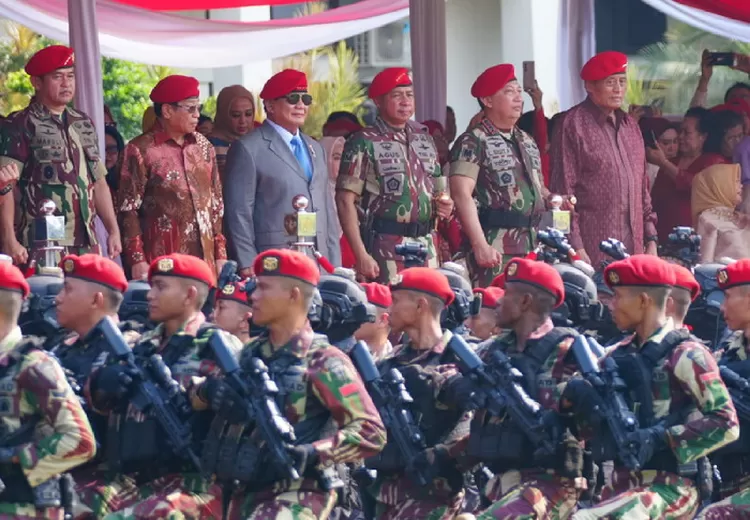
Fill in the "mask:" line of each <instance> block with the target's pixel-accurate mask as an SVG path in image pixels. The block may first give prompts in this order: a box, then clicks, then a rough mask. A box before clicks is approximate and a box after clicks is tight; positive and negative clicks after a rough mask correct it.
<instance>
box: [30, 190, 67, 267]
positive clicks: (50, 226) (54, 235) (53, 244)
mask: <svg viewBox="0 0 750 520" xmlns="http://www.w3.org/2000/svg"><path fill="white" fill-rule="evenodd" d="M56 209H57V206H56V205H55V203H54V202H53V201H51V200H43V201H42V204H41V206H40V207H39V211H40V214H39V215H38V216H37V217H36V218H35V219H34V255H35V256H38V255H39V253H44V255H43V257H42V258H43V262H44V268H45V269H49V268H57V265H58V264H59V256H60V254H61V253H62V252H63V251H64V250H65V248H64V247H61V246H59V245H57V241H58V240H65V217H58V216H55V215H54V213H55V210H56Z"/></svg>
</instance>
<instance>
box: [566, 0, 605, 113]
mask: <svg viewBox="0 0 750 520" xmlns="http://www.w3.org/2000/svg"><path fill="white" fill-rule="evenodd" d="M559 42H560V43H559V45H558V49H559V52H560V54H559V57H558V62H559V64H560V74H559V76H558V81H559V90H560V108H561V109H562V110H567V109H569V108H570V107H572V106H573V105H575V104H577V103H580V102H581V101H583V100H584V99H585V98H586V91H585V90H584V88H583V81H581V77H580V72H581V67H583V64H584V63H586V62H587V61H588V60H589V59H590V58H591V57H592V56H593V55H594V54H595V53H596V34H595V26H594V0H563V1H562V9H561V13H560V31H559Z"/></svg>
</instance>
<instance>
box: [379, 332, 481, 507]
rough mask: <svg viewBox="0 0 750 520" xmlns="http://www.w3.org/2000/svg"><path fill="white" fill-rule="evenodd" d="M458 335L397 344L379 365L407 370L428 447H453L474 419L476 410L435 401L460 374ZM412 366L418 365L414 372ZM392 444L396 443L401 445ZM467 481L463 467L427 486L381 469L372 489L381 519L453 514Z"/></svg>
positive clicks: (449, 448)
mask: <svg viewBox="0 0 750 520" xmlns="http://www.w3.org/2000/svg"><path fill="white" fill-rule="evenodd" d="M452 337H453V334H452V333H451V332H449V331H445V332H444V333H443V336H442V338H441V339H440V341H439V342H438V344H437V345H435V346H434V347H433V348H432V349H430V350H415V349H414V348H412V347H411V345H410V344H408V343H407V344H404V345H399V346H397V347H395V353H394V355H393V356H392V357H391V358H389V359H387V360H386V361H385V362H383V363H381V364H380V365H379V366H378V368H379V370H380V372H381V373H385V372H387V371H389V370H390V369H391V368H398V369H399V370H400V371H401V372H402V373H403V374H404V380H405V385H406V389H407V390H408V391H409V393H410V394H411V395H412V397H413V398H414V400H415V404H414V406H413V408H412V411H413V412H414V413H415V420H416V422H417V425H418V426H419V427H420V430H421V431H422V433H423V435H424V437H425V440H426V442H427V445H428V447H432V446H435V445H437V444H440V445H442V446H445V447H446V448H447V449H448V451H449V452H451V451H452V450H453V446H455V445H456V444H459V443H461V442H462V441H463V439H464V438H465V437H466V435H467V434H468V427H469V421H470V415H468V414H461V413H457V412H455V411H452V410H449V411H447V410H445V407H444V406H442V405H441V404H440V403H436V402H435V396H437V395H438V393H439V392H440V389H441V387H442V386H443V384H444V383H445V382H446V381H447V380H448V379H449V378H450V376H452V375H455V374H456V372H455V368H454V367H453V365H448V364H446V361H445V358H446V355H445V349H446V347H447V345H448V342H449V341H450V340H451V338H452ZM412 368H417V370H416V371H415V372H414V373H412V372H410V369H412ZM420 368H421V369H424V370H419V369H420ZM414 374H418V375H416V376H414ZM428 374H429V375H428ZM425 383H426V384H425ZM428 407H430V408H435V411H434V412H433V414H432V418H431V419H429V418H427V417H429V415H428V412H426V409H427V408H428ZM425 422H428V423H429V424H425ZM436 426H437V427H436ZM386 449H395V445H394V446H392V447H387V448H386ZM378 473H381V472H378ZM462 487H463V475H462V474H461V473H460V472H459V471H458V470H456V471H455V475H448V474H447V473H446V472H441V475H440V476H438V477H436V478H435V479H434V480H433V482H432V484H430V485H428V486H425V487H420V486H419V485H418V484H415V483H414V482H413V481H412V480H411V479H410V478H409V477H408V476H407V475H405V474H404V473H396V474H391V475H383V476H381V475H379V476H378V478H377V479H376V480H375V482H374V483H373V484H372V485H371V486H370V487H369V488H368V489H367V490H366V492H367V493H368V494H369V495H371V496H372V497H373V498H374V499H375V502H376V506H375V517H376V518H377V519H378V520H407V519H411V518H430V519H433V520H448V519H450V518H453V517H454V516H456V515H457V514H458V513H459V512H460V511H461V504H462V502H463V497H464V491H463V489H462Z"/></svg>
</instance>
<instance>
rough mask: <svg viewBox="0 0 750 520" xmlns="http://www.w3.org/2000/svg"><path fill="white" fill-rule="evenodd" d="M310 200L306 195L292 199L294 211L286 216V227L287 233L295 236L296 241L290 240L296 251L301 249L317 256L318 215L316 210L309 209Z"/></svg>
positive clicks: (302, 251)
mask: <svg viewBox="0 0 750 520" xmlns="http://www.w3.org/2000/svg"><path fill="white" fill-rule="evenodd" d="M309 206H310V200H309V199H308V198H307V197H305V196H304V195H297V196H295V197H294V198H293V199H292V208H294V213H293V214H292V215H287V216H286V217H285V218H284V228H285V229H286V232H287V234H289V235H291V236H295V237H296V238H297V240H296V241H294V242H290V244H289V245H290V246H291V248H292V249H294V250H295V251H300V252H301V253H305V254H307V255H309V256H311V257H315V238H316V236H317V234H318V225H317V217H316V214H315V212H314V211H307V208H308V207H309Z"/></svg>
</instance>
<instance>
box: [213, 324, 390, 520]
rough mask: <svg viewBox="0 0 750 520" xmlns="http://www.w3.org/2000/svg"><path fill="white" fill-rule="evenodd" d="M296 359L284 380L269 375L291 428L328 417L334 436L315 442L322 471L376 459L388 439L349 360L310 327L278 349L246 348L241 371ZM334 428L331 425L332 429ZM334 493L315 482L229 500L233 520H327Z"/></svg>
mask: <svg viewBox="0 0 750 520" xmlns="http://www.w3.org/2000/svg"><path fill="white" fill-rule="evenodd" d="M284 356H293V357H294V358H296V359H295V363H294V364H292V365H291V366H288V367H287V368H286V369H285V370H284V372H283V374H271V377H272V379H274V380H275V381H276V384H277V385H278V386H279V389H280V391H281V394H282V396H283V403H284V404H283V406H280V407H279V408H280V410H281V412H282V413H283V414H284V415H285V416H286V418H287V419H288V420H289V422H290V423H291V424H292V426H295V425H298V424H300V423H302V422H304V421H308V420H315V419H316V418H324V417H325V416H326V415H330V417H329V419H328V422H327V423H326V424H327V426H326V427H325V430H327V431H331V430H328V425H330V426H332V431H331V435H325V436H324V437H323V438H321V439H319V440H316V441H314V442H313V443H312V444H313V445H314V446H315V450H316V452H317V454H318V461H319V463H318V467H326V466H330V465H333V464H346V463H355V462H358V461H360V460H361V459H363V458H366V457H369V456H371V455H374V454H376V453H377V452H379V451H380V450H381V449H383V446H384V445H385V441H386V433H385V428H384V427H383V423H382V421H381V419H380V415H379V414H378V411H377V409H376V408H375V405H374V404H373V402H372V400H371V399H370V396H369V394H368V393H367V391H366V390H365V387H364V383H363V382H362V380H361V379H360V377H359V374H358V373H357V370H356V369H355V368H354V366H353V365H352V363H351V361H350V360H349V358H348V357H347V356H346V354H344V353H343V352H341V351H340V350H339V349H337V348H335V347H332V346H331V345H330V344H329V343H328V340H327V339H326V338H325V336H320V335H316V334H314V333H313V331H312V329H311V328H309V327H306V328H305V329H303V330H302V331H301V332H300V333H299V334H298V335H296V336H294V337H292V338H291V339H290V340H289V342H288V343H287V344H286V345H284V346H283V347H281V348H280V349H279V348H277V349H274V347H273V346H272V345H271V342H270V341H269V339H268V336H266V335H262V336H260V337H258V338H257V339H256V340H255V341H254V342H253V343H250V344H249V345H247V346H246V347H244V348H243V350H242V353H241V355H240V366H241V367H246V366H248V364H249V361H250V360H251V359H252V358H253V357H259V358H261V359H262V360H263V361H264V362H265V363H266V364H267V365H268V366H269V367H272V366H273V364H274V363H273V362H274V360H277V359H280V358H282V357H284ZM331 420H332V421H331ZM331 423H333V424H331ZM336 500H337V493H336V491H335V490H329V491H326V490H323V489H322V488H321V487H320V485H319V484H318V482H317V479H315V478H310V476H304V475H303V478H301V479H300V480H295V481H289V480H283V481H279V482H275V483H273V484H271V485H268V486H266V487H264V488H262V489H259V490H253V491H247V490H240V491H237V492H236V493H235V494H234V495H233V496H232V499H231V503H230V507H229V511H228V518H230V519H232V520H245V519H247V520H251V519H252V520H273V519H277V520H282V519H284V520H286V519H290V520H308V519H310V520H313V519H323V518H328V515H329V514H330V512H331V510H332V509H333V507H334V506H335V504H336Z"/></svg>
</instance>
